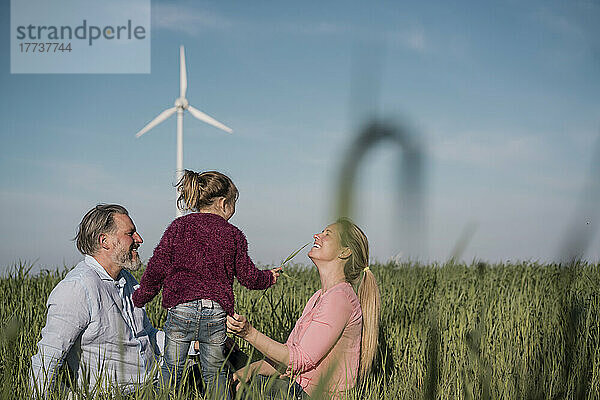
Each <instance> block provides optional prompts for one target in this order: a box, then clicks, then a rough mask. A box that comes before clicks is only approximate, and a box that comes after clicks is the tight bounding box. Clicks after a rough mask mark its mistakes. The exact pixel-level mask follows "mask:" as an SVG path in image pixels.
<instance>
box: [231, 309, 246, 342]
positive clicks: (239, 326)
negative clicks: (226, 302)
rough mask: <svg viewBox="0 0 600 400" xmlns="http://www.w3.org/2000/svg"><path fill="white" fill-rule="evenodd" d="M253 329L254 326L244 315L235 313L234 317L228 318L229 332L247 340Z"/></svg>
mask: <svg viewBox="0 0 600 400" xmlns="http://www.w3.org/2000/svg"><path fill="white" fill-rule="evenodd" d="M251 329H252V325H250V322H248V320H247V319H246V317H244V316H243V315H239V314H237V313H235V314H233V317H232V316H231V315H228V316H227V332H229V333H233V334H234V335H236V336H239V337H241V338H242V339H245V338H246V337H247V336H248V333H250V330H251Z"/></svg>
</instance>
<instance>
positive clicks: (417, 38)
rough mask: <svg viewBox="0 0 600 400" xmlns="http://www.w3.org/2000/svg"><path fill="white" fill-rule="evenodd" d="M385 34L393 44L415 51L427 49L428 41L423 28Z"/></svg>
mask: <svg viewBox="0 0 600 400" xmlns="http://www.w3.org/2000/svg"><path fill="white" fill-rule="evenodd" d="M386 36H387V39H388V40H389V42H390V44H391V45H393V46H400V47H404V48H407V49H410V50H415V51H417V52H424V51H425V50H426V49H427V45H428V43H427V39H426V36H425V30H424V29H423V28H421V27H418V28H412V29H408V30H405V31H393V32H389V33H387V35H386Z"/></svg>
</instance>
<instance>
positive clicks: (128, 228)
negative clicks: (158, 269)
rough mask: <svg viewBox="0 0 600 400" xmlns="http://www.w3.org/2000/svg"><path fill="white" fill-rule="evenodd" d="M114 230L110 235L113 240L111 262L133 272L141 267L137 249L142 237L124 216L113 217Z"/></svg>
mask: <svg viewBox="0 0 600 400" xmlns="http://www.w3.org/2000/svg"><path fill="white" fill-rule="evenodd" d="M113 218H114V221H115V224H116V229H115V232H113V233H112V234H110V236H111V239H112V240H113V248H112V254H111V258H112V261H113V262H114V263H115V264H116V265H119V266H121V267H123V268H126V269H128V270H130V271H135V270H136V269H139V268H140V267H141V266H142V261H141V260H140V256H139V254H138V252H137V248H138V247H140V244H141V243H142V242H143V240H142V237H141V236H140V235H139V233H137V232H136V230H135V225H134V224H133V221H132V220H131V218H129V216H127V215H125V214H114V215H113Z"/></svg>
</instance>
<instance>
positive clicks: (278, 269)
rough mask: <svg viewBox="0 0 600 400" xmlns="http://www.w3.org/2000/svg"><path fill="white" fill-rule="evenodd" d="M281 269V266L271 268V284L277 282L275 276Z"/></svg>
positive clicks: (276, 276)
mask: <svg viewBox="0 0 600 400" xmlns="http://www.w3.org/2000/svg"><path fill="white" fill-rule="evenodd" d="M282 269H283V268H281V267H276V268H273V269H272V270H270V271H271V273H272V274H273V285H274V284H276V283H277V278H278V277H279V274H280V273H281V270H282Z"/></svg>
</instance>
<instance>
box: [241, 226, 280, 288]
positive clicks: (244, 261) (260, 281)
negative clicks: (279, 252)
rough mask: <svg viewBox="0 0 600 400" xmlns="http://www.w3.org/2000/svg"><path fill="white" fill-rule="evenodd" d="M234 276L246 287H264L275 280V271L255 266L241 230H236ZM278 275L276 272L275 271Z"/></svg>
mask: <svg viewBox="0 0 600 400" xmlns="http://www.w3.org/2000/svg"><path fill="white" fill-rule="evenodd" d="M235 242H236V248H235V276H236V277H237V279H238V281H239V282H240V283H241V284H242V285H243V286H245V287H247V288H248V289H266V288H268V287H270V286H271V285H273V284H274V283H275V281H276V280H277V276H276V275H275V273H272V272H271V271H269V270H260V269H258V268H256V266H255V265H254V263H253V262H252V259H251V258H250V256H249V255H248V242H247V241H246V238H245V237H244V234H243V233H242V231H240V230H237V231H236V238H235ZM277 275H278V272H277Z"/></svg>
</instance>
